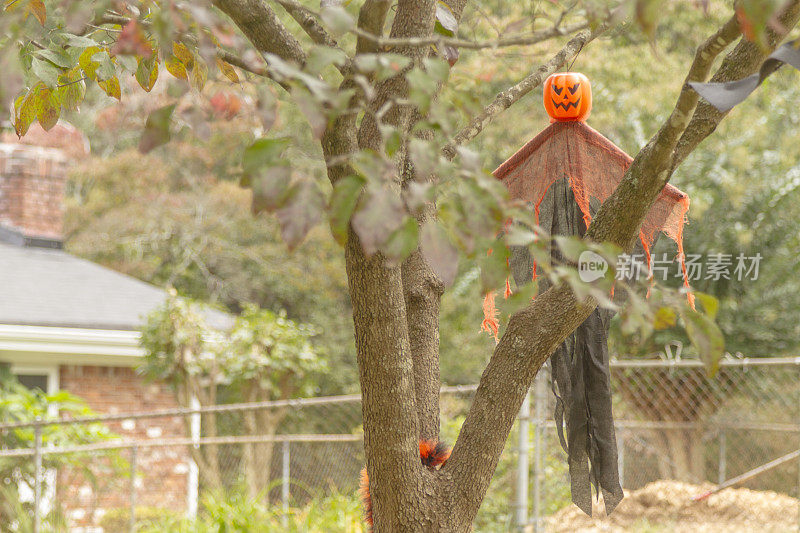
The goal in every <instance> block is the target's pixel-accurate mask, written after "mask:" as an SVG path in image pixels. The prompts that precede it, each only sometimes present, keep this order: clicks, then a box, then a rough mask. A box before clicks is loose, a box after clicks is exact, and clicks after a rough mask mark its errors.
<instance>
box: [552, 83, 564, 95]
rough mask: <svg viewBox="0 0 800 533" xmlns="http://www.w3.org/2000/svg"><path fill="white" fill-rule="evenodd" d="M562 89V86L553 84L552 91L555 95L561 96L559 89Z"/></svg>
mask: <svg viewBox="0 0 800 533" xmlns="http://www.w3.org/2000/svg"><path fill="white" fill-rule="evenodd" d="M563 90H564V88H563V87H556V86H555V85H553V91H554V92H555V93H556V94H557V95H559V96H561V91H563Z"/></svg>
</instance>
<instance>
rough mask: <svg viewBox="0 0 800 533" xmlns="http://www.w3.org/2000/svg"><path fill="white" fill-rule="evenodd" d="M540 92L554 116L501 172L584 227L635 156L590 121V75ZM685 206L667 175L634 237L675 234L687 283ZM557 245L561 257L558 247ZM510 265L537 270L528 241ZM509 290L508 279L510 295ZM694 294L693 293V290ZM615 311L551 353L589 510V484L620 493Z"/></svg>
mask: <svg viewBox="0 0 800 533" xmlns="http://www.w3.org/2000/svg"><path fill="white" fill-rule="evenodd" d="M543 98H544V106H545V109H546V110H547V112H548V115H549V116H550V119H551V124H550V126H548V127H547V128H545V129H544V131H542V132H541V133H539V134H538V135H537V136H536V137H534V138H533V139H532V140H531V141H529V142H528V143H527V144H526V145H525V146H523V147H522V148H521V149H520V150H519V151H518V152H517V153H516V154H514V155H513V156H511V157H510V158H509V159H508V160H507V161H506V162H505V163H503V164H502V165H500V167H498V168H497V170H495V171H494V176H495V177H496V178H497V179H500V180H502V181H503V183H504V184H505V185H506V187H507V188H508V190H509V192H510V195H511V198H513V199H517V200H522V201H524V202H526V203H527V204H528V205H530V206H531V208H532V209H533V211H534V214H535V219H536V223H537V224H538V225H539V226H541V227H543V228H544V229H545V230H546V231H547V232H548V233H550V234H551V235H575V236H580V237H582V236H583V235H584V233H585V232H586V228H588V226H589V224H590V223H591V220H592V215H593V214H594V213H595V212H596V210H597V208H598V207H599V205H600V204H602V202H604V201H605V200H606V199H607V198H608V197H609V196H610V195H611V193H612V192H613V191H614V189H615V188H616V187H617V185H618V184H619V183H620V181H621V180H622V177H623V175H624V174H625V171H626V170H627V169H628V167H629V166H630V165H631V163H632V161H633V159H632V158H631V157H630V156H629V155H628V154H626V153H625V152H623V151H622V150H621V149H620V148H618V147H617V146H615V145H614V144H613V143H612V142H611V141H609V140H608V139H606V138H605V137H603V136H602V135H601V134H600V133H598V132H597V131H595V130H594V129H592V128H591V127H589V126H587V125H586V123H585V122H584V121H585V120H586V118H587V117H588V116H589V113H590V112H591V107H592V93H591V85H590V83H589V80H588V79H587V78H586V76H584V75H583V74H579V73H572V72H568V73H559V74H553V75H552V76H550V77H549V78H548V79H547V81H545V84H544V91H543ZM688 209H689V197H688V196H687V195H686V194H685V193H683V192H681V191H679V190H678V189H676V188H675V187H672V186H671V185H667V186H666V187H665V188H664V189H663V190H662V192H661V193H660V194H659V196H658V198H657V199H656V201H655V202H654V204H653V206H652V207H651V209H650V211H649V212H648V214H647V216H646V218H645V220H644V222H643V223H642V227H641V229H640V233H639V243H638V245H637V247H638V248H639V249H640V250H641V251H642V252H643V253H644V255H645V256H646V259H647V263H648V265H649V264H650V249H651V247H652V245H653V243H654V241H655V239H656V237H657V236H658V234H659V233H664V234H665V235H666V236H667V237H669V238H670V239H671V240H673V241H674V242H675V243H676V244H677V250H678V259H679V261H680V264H681V268H682V271H683V278H684V285H686V287H687V289H688V287H689V283H688V277H687V274H686V265H685V261H684V253H683V226H684V220H685V217H686V213H687V211H688ZM551 253H552V255H553V256H554V259H559V257H560V256H559V251H558V250H557V249H555V248H554V249H552V250H551ZM510 267H511V271H512V273H513V275H514V278H515V281H516V283H517V285H522V284H524V283H527V282H530V281H532V280H534V279H536V264H535V262H534V261H533V259H532V258H531V256H530V254H529V253H528V251H527V249H526V248H512V254H511V259H510ZM546 283H547V282H546V280H545V283H543V284H542V285H543V288H546ZM510 291H511V288H510V284H509V283H508V282H507V283H506V296H508V295H509V294H510ZM494 301H495V295H494V293H492V292H490V293H488V294H486V297H485V299H484V306H483V307H484V321H483V324H482V329H483V330H485V331H487V332H489V333H490V334H491V335H493V336H494V337H495V339H497V334H498V329H499V324H498V323H497V310H496V309H495V305H494ZM689 301H690V303H692V302H693V296H692V295H691V293H689ZM612 316H613V312H611V311H609V310H606V309H599V308H598V309H596V310H595V311H594V312H592V314H591V315H590V316H589V318H587V319H586V321H585V322H583V324H581V325H580V326H579V327H578V328H577V330H576V331H575V332H574V333H572V335H570V337H568V338H567V339H566V340H565V342H564V343H563V344H562V345H561V346H560V347H559V348H558V349H557V350H556V352H555V353H554V354H553V356H552V357H551V358H550V365H551V376H552V388H553V392H554V394H555V396H556V408H555V412H554V419H555V421H556V425H557V429H558V434H559V439H560V440H561V444H562V446H563V447H564V449H565V450H566V452H567V456H568V463H569V472H570V485H571V490H572V501H573V502H574V503H575V504H576V505H577V506H578V507H579V508H580V509H582V510H583V511H584V512H586V513H587V514H589V515H591V512H592V491H591V485H594V486H595V490H596V491H597V492H598V495H599V493H600V492H602V493H603V500H604V502H605V508H606V512H607V513H610V512H611V511H613V510H614V508H615V507H616V506H617V504H618V503H619V502H620V501H621V500H622V487H621V486H620V483H619V472H618V464H617V444H616V436H615V432H614V420H613V416H612V412H611V385H610V374H609V365H608V342H607V340H608V327H609V321H610V319H611V317H612ZM564 426H566V435H565V433H564Z"/></svg>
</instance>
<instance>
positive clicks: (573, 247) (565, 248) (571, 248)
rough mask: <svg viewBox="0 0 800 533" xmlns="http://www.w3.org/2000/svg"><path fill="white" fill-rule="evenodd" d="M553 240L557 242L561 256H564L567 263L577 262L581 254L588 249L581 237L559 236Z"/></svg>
mask: <svg viewBox="0 0 800 533" xmlns="http://www.w3.org/2000/svg"><path fill="white" fill-rule="evenodd" d="M553 240H555V241H556V244H557V245H558V249H559V250H560V251H561V255H562V256H564V259H566V260H567V261H572V262H577V261H578V258H579V257H580V255H581V253H583V251H584V250H587V249H588V246H587V244H586V241H584V240H583V239H581V238H580V237H565V236H563V235H557V236H555V237H553Z"/></svg>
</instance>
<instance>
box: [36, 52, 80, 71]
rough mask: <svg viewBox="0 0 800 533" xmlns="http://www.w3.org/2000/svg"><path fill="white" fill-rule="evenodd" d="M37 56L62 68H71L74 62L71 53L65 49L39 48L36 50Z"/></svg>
mask: <svg viewBox="0 0 800 533" xmlns="http://www.w3.org/2000/svg"><path fill="white" fill-rule="evenodd" d="M36 56H38V57H39V58H41V59H45V60H47V61H49V62H51V63H52V64H54V65H56V66H58V67H61V68H71V67H72V64H73V63H72V60H71V59H70V57H69V55H68V54H67V53H66V51H64V50H63V49H59V50H50V49H49V48H47V49H45V50H39V51H37V52H36Z"/></svg>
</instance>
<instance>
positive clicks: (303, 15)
mask: <svg viewBox="0 0 800 533" xmlns="http://www.w3.org/2000/svg"><path fill="white" fill-rule="evenodd" d="M275 1H276V2H277V3H278V4H280V5H281V6H282V7H283V9H285V10H286V12H287V13H289V15H291V17H292V18H293V19H294V20H295V21H297V23H298V24H299V25H300V27H301V28H303V31H305V32H306V34H308V36H309V37H311V40H312V41H314V42H315V43H316V44H322V45H325V46H330V47H331V48H339V43H337V42H336V39H334V38H333V37H332V36H331V35H330V34H329V33H328V32H327V31H326V30H325V28H323V27H322V24H320V23H319V20H317V18H316V17H315V16H314V15H312V14H311V13H310V12H309V10H308V9H306V7H305V6H303V5H302V4H300V3H299V2H296V1H295V0H275Z"/></svg>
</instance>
